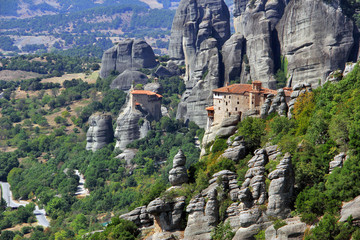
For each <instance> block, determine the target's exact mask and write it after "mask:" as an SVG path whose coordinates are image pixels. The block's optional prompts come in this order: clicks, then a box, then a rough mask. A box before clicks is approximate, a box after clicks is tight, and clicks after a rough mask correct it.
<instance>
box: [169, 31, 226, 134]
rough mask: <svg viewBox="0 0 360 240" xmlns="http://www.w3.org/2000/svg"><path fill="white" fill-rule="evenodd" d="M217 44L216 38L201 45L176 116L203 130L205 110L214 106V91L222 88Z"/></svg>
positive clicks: (209, 39)
mask: <svg viewBox="0 0 360 240" xmlns="http://www.w3.org/2000/svg"><path fill="white" fill-rule="evenodd" d="M217 44H218V43H217V41H216V40H215V38H208V39H205V40H204V41H203V42H202V43H201V47H200V50H199V52H198V53H197V54H196V56H195V57H194V62H193V63H191V64H190V65H191V66H192V67H193V70H192V72H193V73H192V74H191V77H190V79H189V80H188V81H186V82H185V83H186V90H185V92H184V93H183V95H182V97H181V102H180V103H179V106H178V111H177V114H176V118H177V119H184V120H185V121H194V122H195V123H196V124H197V125H199V126H200V127H203V128H204V127H205V126H206V121H207V112H206V110H205V108H206V107H208V106H210V105H212V104H213V103H212V90H213V89H216V88H218V87H220V86H221V80H220V72H219V67H220V53H219V50H218V47H217ZM190 65H189V67H190ZM187 69H188V67H187ZM188 74H189V73H188Z"/></svg>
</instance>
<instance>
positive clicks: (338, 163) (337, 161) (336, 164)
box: [329, 152, 347, 173]
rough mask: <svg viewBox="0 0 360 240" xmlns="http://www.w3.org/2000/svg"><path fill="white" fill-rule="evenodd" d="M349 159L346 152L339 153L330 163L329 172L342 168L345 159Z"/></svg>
mask: <svg viewBox="0 0 360 240" xmlns="http://www.w3.org/2000/svg"><path fill="white" fill-rule="evenodd" d="M346 159H347V156H346V154H345V153H344V152H342V153H339V154H338V155H336V156H335V157H334V160H332V161H331V162H330V163H329V173H331V172H332V171H334V169H335V168H342V167H343V164H344V162H345V160H346Z"/></svg>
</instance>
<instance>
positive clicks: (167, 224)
mask: <svg viewBox="0 0 360 240" xmlns="http://www.w3.org/2000/svg"><path fill="white" fill-rule="evenodd" d="M184 208H185V197H177V198H175V199H173V200H171V201H164V200H163V199H161V198H157V199H155V200H153V201H151V202H150V203H149V205H148V206H147V209H146V211H147V212H148V213H149V214H151V215H153V217H154V224H155V225H157V226H159V227H160V228H161V230H162V231H174V230H179V229H180V228H181V221H182V219H183V217H184V214H185V212H184ZM155 239H156V238H155Z"/></svg>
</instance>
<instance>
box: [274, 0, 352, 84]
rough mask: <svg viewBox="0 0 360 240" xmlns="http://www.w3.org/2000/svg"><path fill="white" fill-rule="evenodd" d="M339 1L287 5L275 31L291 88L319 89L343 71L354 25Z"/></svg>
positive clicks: (300, 2)
mask: <svg viewBox="0 0 360 240" xmlns="http://www.w3.org/2000/svg"><path fill="white" fill-rule="evenodd" d="M339 5H340V4H339V1H333V2H332V3H331V4H328V3H326V2H324V1H312V0H300V1H290V2H289V5H288V6H287V7H286V9H285V12H284V15H283V17H282V18H281V20H280V22H279V24H278V26H277V27H276V28H277V31H278V36H279V42H280V46H281V55H283V56H285V58H286V59H287V62H288V69H287V71H288V73H290V74H292V82H293V84H294V85H295V84H297V83H301V82H305V81H306V82H308V83H311V84H312V86H313V87H317V86H318V80H319V78H320V79H321V83H324V81H325V79H326V77H327V76H328V75H329V73H330V72H332V71H334V70H337V69H344V66H345V63H346V62H347V61H348V59H349V56H350V53H351V50H352V47H353V44H354V38H353V23H352V21H351V20H350V19H349V18H347V17H346V16H345V15H344V14H343V13H342V10H341V8H340V6H339Z"/></svg>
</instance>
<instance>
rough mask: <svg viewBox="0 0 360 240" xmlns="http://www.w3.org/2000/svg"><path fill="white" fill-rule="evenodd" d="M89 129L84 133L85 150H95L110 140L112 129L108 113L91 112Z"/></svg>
mask: <svg viewBox="0 0 360 240" xmlns="http://www.w3.org/2000/svg"><path fill="white" fill-rule="evenodd" d="M88 122H89V129H88V131H87V133H86V150H92V151H93V152H95V151H96V150H99V149H101V148H103V147H104V146H106V145H107V144H108V143H110V142H112V140H113V138H114V131H113V127H112V118H111V115H108V114H99V113H96V114H93V115H91V116H90V117H89V121H88Z"/></svg>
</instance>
